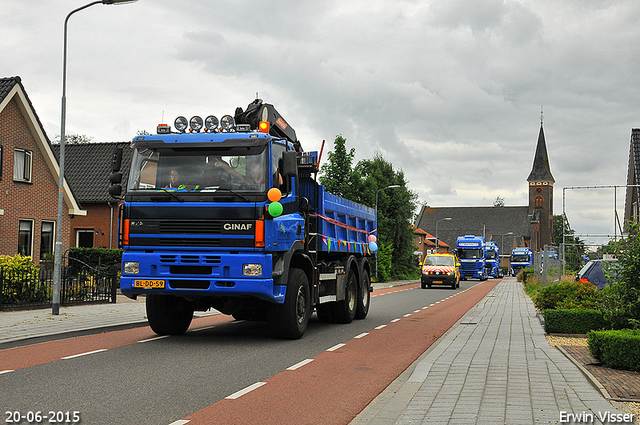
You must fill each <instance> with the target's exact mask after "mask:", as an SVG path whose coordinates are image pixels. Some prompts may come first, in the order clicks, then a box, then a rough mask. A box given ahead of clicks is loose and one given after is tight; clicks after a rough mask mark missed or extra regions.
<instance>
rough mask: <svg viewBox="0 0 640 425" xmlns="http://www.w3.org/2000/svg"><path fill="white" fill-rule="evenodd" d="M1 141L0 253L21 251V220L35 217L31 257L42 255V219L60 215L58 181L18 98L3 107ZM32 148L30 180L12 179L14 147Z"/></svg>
mask: <svg viewBox="0 0 640 425" xmlns="http://www.w3.org/2000/svg"><path fill="white" fill-rule="evenodd" d="M0 145H1V146H2V175H1V177H0V208H1V209H4V215H0V254H2V255H16V254H17V253H18V230H19V220H21V219H27V220H33V232H32V234H33V236H32V246H33V249H32V257H33V259H34V262H36V263H39V259H40V237H41V225H42V222H43V221H46V220H48V221H54V222H55V221H56V220H57V217H58V181H57V178H54V176H53V175H52V174H51V172H50V171H49V168H48V167H47V165H46V163H45V160H44V156H43V154H42V152H41V151H40V148H39V146H38V144H37V143H36V139H35V138H34V136H33V134H32V133H31V132H30V131H29V126H28V124H27V121H26V120H25V118H24V116H23V115H22V113H21V111H20V108H19V106H18V103H17V102H16V100H15V98H14V99H12V100H11V101H10V102H9V103H8V104H7V106H6V107H5V108H4V109H3V110H2V111H0ZM15 149H25V150H28V151H31V152H32V155H33V156H32V173H31V183H24V182H17V181H14V180H13V170H14V151H15ZM63 208H64V209H63V229H62V232H63V233H62V244H63V250H64V251H66V250H67V249H68V248H69V238H68V237H67V236H66V235H68V234H69V224H70V217H69V214H68V208H67V206H66V204H63Z"/></svg>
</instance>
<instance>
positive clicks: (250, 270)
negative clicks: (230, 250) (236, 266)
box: [242, 263, 262, 276]
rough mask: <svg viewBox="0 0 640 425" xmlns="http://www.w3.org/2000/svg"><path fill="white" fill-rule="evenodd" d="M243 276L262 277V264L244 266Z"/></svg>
mask: <svg viewBox="0 0 640 425" xmlns="http://www.w3.org/2000/svg"><path fill="white" fill-rule="evenodd" d="M242 275H243V276H262V264H251V263H249V264H243V265H242Z"/></svg>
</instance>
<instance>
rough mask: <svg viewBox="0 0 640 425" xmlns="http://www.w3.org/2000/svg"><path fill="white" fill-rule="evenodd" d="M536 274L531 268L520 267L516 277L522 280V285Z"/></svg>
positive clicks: (519, 280)
mask: <svg viewBox="0 0 640 425" xmlns="http://www.w3.org/2000/svg"><path fill="white" fill-rule="evenodd" d="M535 275H536V271H535V270H534V269H533V268H528V269H522V270H520V271H519V272H518V275H517V276H516V279H517V281H518V282H522V284H523V285H526V284H527V282H528V281H529V280H530V279H531V278H532V277H534V276H535Z"/></svg>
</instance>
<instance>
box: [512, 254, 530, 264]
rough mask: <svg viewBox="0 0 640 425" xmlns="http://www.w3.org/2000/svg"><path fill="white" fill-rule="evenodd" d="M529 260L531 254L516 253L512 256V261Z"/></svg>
mask: <svg viewBox="0 0 640 425" xmlns="http://www.w3.org/2000/svg"><path fill="white" fill-rule="evenodd" d="M528 261H529V256H528V255H527V254H514V255H512V256H511V262H512V263H526V262H528Z"/></svg>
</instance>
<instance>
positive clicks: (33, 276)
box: [0, 265, 118, 310]
mask: <svg viewBox="0 0 640 425" xmlns="http://www.w3.org/2000/svg"><path fill="white" fill-rule="evenodd" d="M117 289H118V266H117V265H114V266H111V267H101V268H93V267H90V266H87V265H83V266H82V267H77V266H75V267H69V266H66V267H63V270H62V278H61V294H60V304H61V305H72V304H83V303H92V302H100V303H106V302H111V303H115V302H116V295H117ZM52 298H53V270H50V269H47V268H45V267H39V268H38V269H36V270H33V271H25V270H14V269H11V268H8V267H0V310H10V309H24V308H41V307H48V306H50V305H51V302H52Z"/></svg>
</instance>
